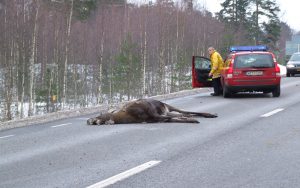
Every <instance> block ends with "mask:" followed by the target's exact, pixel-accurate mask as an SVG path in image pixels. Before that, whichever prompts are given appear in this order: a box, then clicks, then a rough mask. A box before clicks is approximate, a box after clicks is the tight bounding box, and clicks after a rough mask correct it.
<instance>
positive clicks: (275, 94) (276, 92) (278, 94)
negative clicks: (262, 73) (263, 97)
mask: <svg viewBox="0 0 300 188" xmlns="http://www.w3.org/2000/svg"><path fill="white" fill-rule="evenodd" d="M272 95H273V97H279V96H280V85H279V86H277V87H276V88H275V89H274V90H273V91H272Z"/></svg>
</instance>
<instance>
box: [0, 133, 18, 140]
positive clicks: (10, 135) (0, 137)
mask: <svg viewBox="0 0 300 188" xmlns="http://www.w3.org/2000/svg"><path fill="white" fill-rule="evenodd" d="M13 136H15V135H13V134H12V135H7V136H1V137H0V139H1V138H9V137H13Z"/></svg>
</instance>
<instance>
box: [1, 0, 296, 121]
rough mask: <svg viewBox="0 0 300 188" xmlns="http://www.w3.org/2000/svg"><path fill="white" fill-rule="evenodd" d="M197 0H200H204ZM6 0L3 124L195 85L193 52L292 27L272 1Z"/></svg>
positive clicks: (265, 40)
mask: <svg viewBox="0 0 300 188" xmlns="http://www.w3.org/2000/svg"><path fill="white" fill-rule="evenodd" d="M198 2H199V1H198ZM222 7H223V8H222V9H221V11H220V12H218V13H216V14H214V13H211V12H208V11H207V10H206V9H205V8H203V7H202V5H201V4H197V3H196V1H193V0H182V1H172V0H157V1H156V2H155V3H151V2H150V3H145V4H133V3H128V2H126V1H125V0H85V1H81V0H1V1H0V25H1V27H0V121H8V120H12V119H22V118H25V117H28V116H34V115H37V114H45V113H50V112H55V111H62V110H67V109H76V108H81V107H89V106H96V105H100V104H113V103H117V102H121V101H124V100H130V99H134V98H141V97H145V96H153V95H159V94H167V93H172V92H176V91H181V90H185V89H190V88H191V83H190V82H191V81H190V80H191V57H192V56H193V55H200V56H207V53H206V51H207V48H208V47H209V46H214V47H215V48H216V49H219V50H220V51H221V52H222V54H223V55H225V54H226V52H227V49H228V47H229V46H230V45H255V44H266V45H268V46H269V47H270V48H271V50H272V51H274V52H275V53H276V55H277V56H278V59H279V60H280V61H282V62H283V60H284V56H285V54H284V49H285V46H284V45H285V41H286V40H288V39H290V37H291V35H292V31H291V29H290V27H289V26H288V25H287V24H286V23H284V22H281V21H280V18H279V17H278V15H279V12H280V9H279V7H278V5H277V4H276V2H274V1H272V0H256V1H246V0H225V1H223V3H222Z"/></svg>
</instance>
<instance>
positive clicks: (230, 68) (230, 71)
mask: <svg viewBox="0 0 300 188" xmlns="http://www.w3.org/2000/svg"><path fill="white" fill-rule="evenodd" d="M232 67H233V60H232V61H231V62H230V63H229V66H228V70H227V74H226V77H227V78H232V77H233V68H232Z"/></svg>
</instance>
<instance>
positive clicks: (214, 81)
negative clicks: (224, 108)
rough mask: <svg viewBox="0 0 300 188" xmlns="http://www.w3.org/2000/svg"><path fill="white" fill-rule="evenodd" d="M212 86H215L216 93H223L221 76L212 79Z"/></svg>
mask: <svg viewBox="0 0 300 188" xmlns="http://www.w3.org/2000/svg"><path fill="white" fill-rule="evenodd" d="M212 86H213V87H214V93H215V94H216V95H221V94H222V92H223V91H222V85H221V77H219V78H213V79H212Z"/></svg>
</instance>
